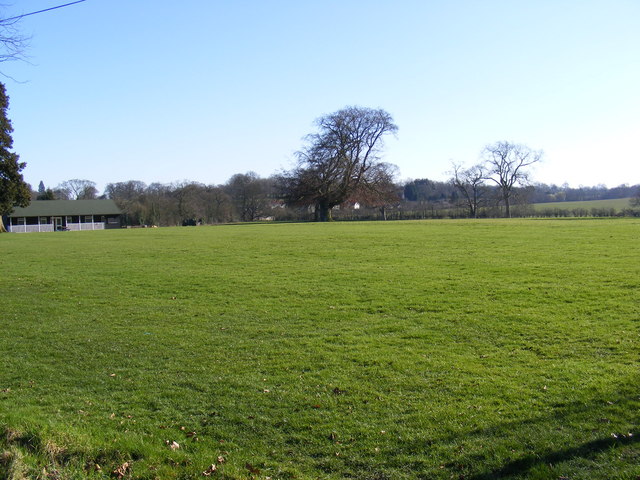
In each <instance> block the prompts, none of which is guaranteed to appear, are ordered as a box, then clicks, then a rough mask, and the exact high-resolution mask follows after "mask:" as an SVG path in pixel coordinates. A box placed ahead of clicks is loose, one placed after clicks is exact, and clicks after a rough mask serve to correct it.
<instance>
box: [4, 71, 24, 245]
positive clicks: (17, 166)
mask: <svg viewBox="0 0 640 480" xmlns="http://www.w3.org/2000/svg"><path fill="white" fill-rule="evenodd" d="M8 108H9V97H7V94H6V90H5V87H4V84H3V83H0V217H4V216H5V215H9V214H10V213H11V212H12V211H13V208H14V207H26V206H27V205H29V202H30V200H31V194H30V189H29V186H28V185H27V184H26V183H25V181H24V178H23V176H22V174H21V173H20V172H21V171H22V170H23V169H24V167H25V166H26V165H27V164H26V163H24V162H20V157H19V156H18V154H16V153H15V152H12V151H11V149H12V148H13V138H12V137H11V133H12V132H13V127H12V126H11V121H10V120H9V118H8V117H7V110H8ZM3 231H5V227H4V223H3V222H2V221H0V232H3Z"/></svg>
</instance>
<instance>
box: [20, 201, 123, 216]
mask: <svg viewBox="0 0 640 480" xmlns="http://www.w3.org/2000/svg"><path fill="white" fill-rule="evenodd" d="M121 213H122V211H121V210H120V209H119V208H118V206H117V205H116V203H115V202H114V201H113V200H35V201H33V202H31V204H30V205H29V206H28V207H16V208H15V209H14V210H13V213H11V215H9V216H10V217H14V218H15V217H51V216H62V215H120V214H121Z"/></svg>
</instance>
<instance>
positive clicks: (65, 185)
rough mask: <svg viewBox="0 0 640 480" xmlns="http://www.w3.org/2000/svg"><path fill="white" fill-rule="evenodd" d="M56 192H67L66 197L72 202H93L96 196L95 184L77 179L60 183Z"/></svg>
mask: <svg viewBox="0 0 640 480" xmlns="http://www.w3.org/2000/svg"><path fill="white" fill-rule="evenodd" d="M56 190H59V191H62V192H67V197H68V198H70V199H72V200H93V199H95V198H97V196H98V190H97V189H96V184H95V182H92V181H91V180H81V179H79V178H73V179H71V180H66V181H64V182H62V183H61V184H60V185H58V186H57V187H56Z"/></svg>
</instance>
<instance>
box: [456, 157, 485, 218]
mask: <svg viewBox="0 0 640 480" xmlns="http://www.w3.org/2000/svg"><path fill="white" fill-rule="evenodd" d="M452 173H453V177H452V178H451V183H452V184H453V186H454V187H456V189H457V190H458V191H459V192H460V193H461V194H462V197H463V199H464V203H465V205H466V207H467V208H468V209H469V216H470V217H472V218H478V208H479V207H480V202H481V200H482V197H483V194H484V191H485V190H486V188H485V184H484V182H485V180H486V178H485V177H486V169H485V166H484V165H482V164H478V165H474V166H472V167H469V168H464V167H463V166H462V165H460V164H455V163H454V164H453V170H452Z"/></svg>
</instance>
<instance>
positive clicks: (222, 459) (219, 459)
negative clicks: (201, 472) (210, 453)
mask: <svg viewBox="0 0 640 480" xmlns="http://www.w3.org/2000/svg"><path fill="white" fill-rule="evenodd" d="M226 461H227V460H226V459H225V458H224V457H223V456H222V455H218V463H221V464H222V463H224V462H226Z"/></svg>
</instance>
